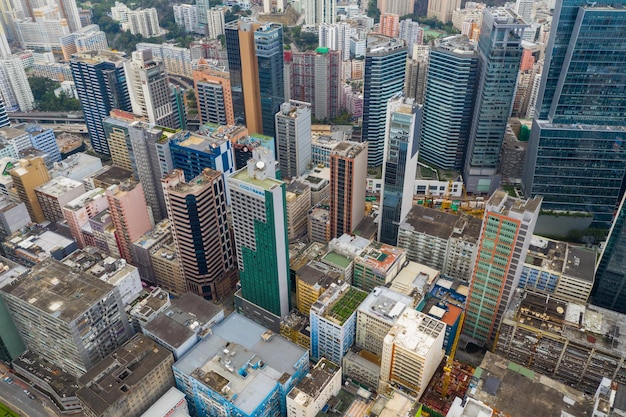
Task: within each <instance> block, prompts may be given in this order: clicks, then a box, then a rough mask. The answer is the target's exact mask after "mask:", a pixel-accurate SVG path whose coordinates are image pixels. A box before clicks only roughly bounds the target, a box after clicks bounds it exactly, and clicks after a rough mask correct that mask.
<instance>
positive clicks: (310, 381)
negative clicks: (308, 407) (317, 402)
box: [287, 359, 341, 404]
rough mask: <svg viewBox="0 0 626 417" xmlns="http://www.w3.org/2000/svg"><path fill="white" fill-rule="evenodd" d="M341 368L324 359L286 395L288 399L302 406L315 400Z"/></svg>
mask: <svg viewBox="0 0 626 417" xmlns="http://www.w3.org/2000/svg"><path fill="white" fill-rule="evenodd" d="M340 369H341V368H340V367H339V366H338V365H337V364H335V363H332V362H330V361H328V360H326V359H321V360H320V361H319V362H318V363H317V364H316V365H315V367H314V368H313V369H311V371H310V372H309V375H310V376H309V375H307V377H306V378H304V379H303V380H302V381H300V382H299V383H298V385H296V386H295V387H294V388H293V389H292V390H291V391H289V394H288V395H287V396H288V397H289V398H291V399H293V400H295V401H296V402H299V403H301V404H304V403H305V401H307V400H308V399H309V398H313V399H317V398H318V397H319V395H320V394H321V392H322V390H323V389H324V388H325V387H326V385H327V384H328V383H329V382H330V380H331V379H332V378H333V376H334V375H335V374H336V373H337V372H338V371H339V370H340Z"/></svg>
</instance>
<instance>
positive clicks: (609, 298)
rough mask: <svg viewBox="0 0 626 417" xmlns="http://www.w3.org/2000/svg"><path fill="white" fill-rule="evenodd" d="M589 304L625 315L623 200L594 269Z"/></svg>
mask: <svg viewBox="0 0 626 417" xmlns="http://www.w3.org/2000/svg"><path fill="white" fill-rule="evenodd" d="M590 302H591V303H593V304H595V305H598V306H600V307H604V308H608V309H611V310H613V311H618V312H620V313H622V314H626V207H625V205H624V198H622V203H621V204H620V207H619V211H618V212H617V216H616V217H615V221H614V222H613V226H612V227H611V232H610V234H609V238H608V239H607V241H606V243H605V246H604V250H603V251H602V255H601V257H600V262H599V263H598V267H597V268H596V275H595V281H594V285H593V289H592V290H591V298H590Z"/></svg>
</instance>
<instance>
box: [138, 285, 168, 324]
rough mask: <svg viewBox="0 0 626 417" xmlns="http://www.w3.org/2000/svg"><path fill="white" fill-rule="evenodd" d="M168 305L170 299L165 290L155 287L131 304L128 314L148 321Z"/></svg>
mask: <svg viewBox="0 0 626 417" xmlns="http://www.w3.org/2000/svg"><path fill="white" fill-rule="evenodd" d="M170 305H171V301H170V297H169V294H168V293H167V291H165V290H163V289H162V288H159V287H156V288H155V289H153V290H152V292H151V293H150V294H149V295H148V296H147V297H145V298H144V299H142V300H141V301H139V302H138V303H137V304H135V305H134V306H133V308H132V310H131V312H130V314H131V316H133V317H136V318H138V319H140V320H141V321H143V322H148V321H150V320H151V319H154V317H155V316H156V314H158V313H159V312H160V311H161V310H163V309H165V308H167V307H169V306H170Z"/></svg>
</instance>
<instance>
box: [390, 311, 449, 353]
mask: <svg viewBox="0 0 626 417" xmlns="http://www.w3.org/2000/svg"><path fill="white" fill-rule="evenodd" d="M445 329H446V325H445V324H444V323H443V322H442V321H439V320H437V319H435V318H433V317H430V316H428V315H426V314H424V313H421V312H419V311H415V310H411V309H407V310H404V313H402V315H401V316H400V317H399V318H398V320H397V321H396V324H394V325H393V327H392V328H391V330H389V333H388V334H387V336H385V343H391V342H392V343H394V344H396V345H398V346H401V347H402V348H404V349H407V350H409V351H411V352H415V353H416V354H418V355H419V356H421V357H422V358H425V357H426V356H427V355H428V352H430V351H431V349H433V348H435V349H437V348H439V349H441V348H442V346H436V345H435V342H436V340H437V338H438V337H439V335H440V334H442V332H445ZM442 341H443V339H442Z"/></svg>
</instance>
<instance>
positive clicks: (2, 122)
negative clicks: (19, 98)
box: [0, 97, 11, 127]
mask: <svg viewBox="0 0 626 417" xmlns="http://www.w3.org/2000/svg"><path fill="white" fill-rule="evenodd" d="M5 126H11V122H10V121H9V116H8V115H7V109H6V107H4V100H2V97H0V127H5Z"/></svg>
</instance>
